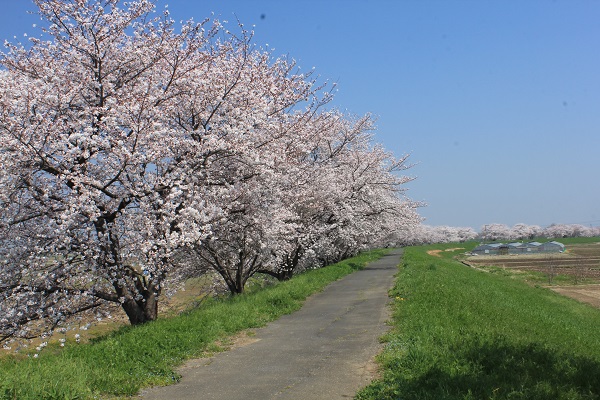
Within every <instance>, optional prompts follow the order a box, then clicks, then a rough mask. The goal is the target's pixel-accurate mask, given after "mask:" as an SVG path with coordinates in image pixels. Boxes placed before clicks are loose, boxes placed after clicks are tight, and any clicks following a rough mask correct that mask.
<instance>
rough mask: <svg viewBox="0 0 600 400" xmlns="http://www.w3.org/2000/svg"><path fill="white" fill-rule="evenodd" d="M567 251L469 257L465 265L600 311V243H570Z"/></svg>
mask: <svg viewBox="0 0 600 400" xmlns="http://www.w3.org/2000/svg"><path fill="white" fill-rule="evenodd" d="M565 248H566V250H565V252H564V253H546V254H532V255H526V254H515V255H502V256H469V257H466V258H465V259H464V262H465V263H466V264H468V265H471V266H472V267H475V268H481V269H485V270H488V271H496V272H498V271H499V269H500V271H502V272H505V273H509V274H514V275H515V276H521V277H522V278H524V279H525V280H527V281H529V282H532V283H535V284H543V285H544V286H546V285H547V286H548V287H549V288H550V289H552V290H554V291H556V292H558V293H560V294H562V295H565V296H569V297H572V298H574V299H576V300H579V301H582V302H586V303H589V304H591V305H593V306H594V307H598V308H600V242H593V243H572V244H571V243H567V244H566V246H565Z"/></svg>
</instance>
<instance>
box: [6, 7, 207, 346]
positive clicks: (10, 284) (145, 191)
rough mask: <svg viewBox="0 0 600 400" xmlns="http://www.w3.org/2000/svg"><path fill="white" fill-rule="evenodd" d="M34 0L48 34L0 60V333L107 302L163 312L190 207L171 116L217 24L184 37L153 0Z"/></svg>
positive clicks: (132, 310)
mask: <svg viewBox="0 0 600 400" xmlns="http://www.w3.org/2000/svg"><path fill="white" fill-rule="evenodd" d="M36 4H37V5H38V7H39V13H40V15H41V17H42V18H45V19H46V20H47V21H48V28H46V29H44V35H45V36H48V37H49V39H48V40H42V39H39V38H31V39H30V47H29V48H25V47H23V46H20V45H13V44H8V43H7V44H6V46H7V52H5V53H4V54H2V57H1V59H0V62H1V65H2V67H3V68H4V70H3V72H2V75H1V77H0V78H1V79H2V81H1V82H0V113H1V115H2V117H1V121H2V122H1V123H0V162H1V163H2V165H3V169H2V173H1V175H0V184H1V189H0V206H1V210H0V213H1V214H0V216H1V219H0V220H1V226H0V229H1V230H2V237H3V238H5V240H4V242H5V243H6V244H3V248H2V251H3V255H2V258H3V261H4V267H3V271H2V272H3V273H2V274H1V277H0V291H1V297H0V301H1V303H0V311H1V314H2V316H3V317H2V321H1V323H2V324H1V326H2V331H1V332H0V335H1V336H4V337H9V336H13V335H18V336H27V335H34V334H35V332H33V331H27V326H29V325H32V324H29V322H31V321H38V320H44V321H45V322H48V323H49V324H50V326H56V325H58V324H61V323H62V322H63V321H64V320H65V319H67V318H68V317H69V316H71V315H73V314H76V313H78V312H80V311H83V310H88V309H94V308H97V307H100V306H102V305H105V304H107V303H116V304H120V305H121V307H122V308H123V310H124V311H125V313H126V314H127V316H128V317H129V320H130V322H131V323H132V324H138V323H143V322H145V321H148V320H152V319H155V318H156V315H157V306H158V298H159V296H160V294H161V291H162V288H163V284H164V283H165V280H166V277H167V272H168V269H169V268H170V265H171V257H172V255H173V250H174V249H176V248H177V247H178V246H180V244H181V242H182V239H181V238H180V237H179V236H180V235H179V229H178V228H177V226H178V224H179V223H180V222H181V220H182V218H185V216H186V213H185V211H186V210H185V207H183V206H182V204H183V203H182V201H181V198H182V196H183V194H184V192H183V190H182V189H181V188H182V186H183V185H182V176H185V172H187V170H189V166H188V163H187V160H185V157H186V155H187V153H188V152H189V150H188V149H187V148H185V146H181V145H180V143H181V142H185V140H188V141H191V140H190V138H191V137H190V136H189V135H187V136H186V133H185V132H184V133H182V131H181V130H176V129H173V126H174V121H173V117H175V116H177V112H176V110H178V106H180V104H179V103H178V101H177V100H178V99H179V98H180V97H181V96H182V87H183V86H184V82H185V81H187V80H190V79H193V74H194V72H196V70H197V69H201V68H205V67H206V64H207V63H209V60H210V59H212V58H213V57H214V56H213V54H214V53H215V52H211V51H208V48H209V47H210V46H211V44H210V41H211V38H212V37H213V36H214V35H215V32H216V30H217V29H218V26H217V25H212V26H209V27H208V28H209V29H208V30H205V25H207V23H201V24H196V23H193V22H190V23H187V24H184V25H183V26H182V27H181V31H180V32H179V33H175V31H174V23H173V21H172V20H170V19H169V18H168V14H166V13H165V14H164V15H162V16H159V17H156V18H154V17H152V16H151V13H152V11H153V10H154V6H153V4H152V3H151V2H149V1H145V0H139V1H134V2H131V3H128V4H127V5H126V8H124V9H121V8H119V7H118V1H116V0H114V1H93V2H68V1H59V0H46V1H42V0H39V1H36ZM203 49H205V51H202V50H203ZM188 147H189V146H188ZM195 211H196V212H199V213H204V212H205V211H204V210H195ZM207 212H208V213H209V214H210V212H211V210H208V211H207ZM205 218H206V217H205ZM196 232H197V235H200V236H201V235H202V234H203V230H201V229H198V230H196ZM39 326H42V325H39Z"/></svg>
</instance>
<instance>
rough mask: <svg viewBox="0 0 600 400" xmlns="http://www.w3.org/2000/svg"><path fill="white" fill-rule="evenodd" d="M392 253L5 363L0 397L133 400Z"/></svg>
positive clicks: (0, 375)
mask: <svg viewBox="0 0 600 400" xmlns="http://www.w3.org/2000/svg"><path fill="white" fill-rule="evenodd" d="M386 252H387V251H385V250H377V251H372V252H369V253H364V254H362V255H359V256H357V257H354V258H351V259H348V260H346V261H342V262H340V263H338V264H335V265H332V266H329V267H325V268H321V269H316V270H312V271H308V272H306V273H303V274H300V275H298V276H296V277H294V278H293V279H292V280H290V281H287V282H282V283H279V284H276V285H272V286H268V287H265V288H263V289H261V290H253V291H252V293H248V294H244V295H240V296H235V297H228V298H225V299H218V300H210V301H207V302H205V303H203V304H202V306H201V307H199V308H197V309H194V310H191V311H188V312H185V313H184V314H183V315H180V316H177V317H172V318H164V319H159V320H157V321H155V322H152V323H148V324H145V325H142V326H138V327H125V328H122V329H119V330H118V331H116V332H113V333H111V334H109V335H106V336H104V337H101V338H98V339H94V340H93V341H92V342H91V343H89V344H81V345H76V344H68V345H67V346H66V347H65V348H64V349H60V348H50V346H49V348H47V349H44V351H42V352H41V354H40V357H39V358H37V359H33V358H26V359H20V360H19V359H17V358H4V359H2V360H0V399H88V398H99V397H100V398H110V397H124V396H131V395H135V394H136V393H137V392H138V391H139V390H140V388H142V387H146V386H150V385H165V384H170V383H173V382H176V381H177V380H178V379H179V376H178V375H177V373H176V372H175V368H176V367H177V366H178V365H180V364H181V363H182V362H183V361H185V360H186V359H189V358H193V357H198V356H201V355H203V354H206V352H211V351H218V350H220V347H219V346H218V345H217V344H215V343H217V341H222V340H223V339H225V338H227V337H228V336H231V335H234V334H235V333H237V332H240V331H242V330H245V329H250V328H256V327H260V326H264V325H265V324H266V323H267V322H269V321H272V320H274V319H276V318H277V317H279V316H281V315H283V314H287V313H291V312H292V311H295V310H297V309H299V308H300V307H301V305H302V303H303V301H304V300H305V299H306V297H308V296H309V295H310V294H312V293H314V292H317V291H320V290H322V289H323V288H324V287H325V286H326V285H327V284H329V283H330V282H332V281H334V280H337V279H340V278H341V277H343V276H345V275H347V274H349V273H351V272H353V271H356V270H357V269H360V268H362V267H363V266H364V265H365V264H366V263H367V262H370V261H373V260H375V259H377V258H380V257H381V256H383V255H384V254H385V253H386Z"/></svg>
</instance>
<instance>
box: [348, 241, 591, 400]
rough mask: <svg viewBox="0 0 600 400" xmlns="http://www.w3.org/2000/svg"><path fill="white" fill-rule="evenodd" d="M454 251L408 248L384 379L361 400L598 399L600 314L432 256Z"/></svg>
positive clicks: (519, 282)
mask: <svg viewBox="0 0 600 400" xmlns="http://www.w3.org/2000/svg"><path fill="white" fill-rule="evenodd" d="M597 240H598V239H597V238H596V241H597ZM474 245H475V243H470V244H467V245H461V247H466V248H467V249H470V248H472V247H473V246H474ZM452 247H459V246H456V244H453V245H438V246H425V247H414V248H408V249H405V253H404V254H405V255H404V259H403V264H402V265H401V267H400V271H399V274H398V278H397V282H396V285H395V287H394V289H393V290H392V295H393V297H394V299H395V304H394V314H393V329H392V330H391V331H390V333H388V334H387V335H386V337H385V339H384V340H385V350H384V352H383V353H382V354H381V355H380V359H379V360H380V363H381V365H382V368H383V375H382V379H381V380H380V381H377V382H374V383H373V384H371V385H370V386H369V387H367V388H366V389H364V390H363V391H361V392H360V393H359V394H358V396H357V398H358V399H361V400H365V399H377V400H384V399H394V400H397V399H403V400H408V399H419V400H424V399H436V400H438V399H544V400H546V399H599V398H600V339H599V338H600V336H599V334H598V333H599V330H600V310H598V309H595V308H592V307H591V306H587V305H584V304H581V303H578V302H576V301H575V300H572V299H569V298H566V297H561V296H559V295H558V294H556V293H554V292H552V291H551V290H549V289H545V288H542V287H539V286H535V285H531V284H527V283H526V282H523V281H522V280H520V279H515V277H514V276H504V275H502V274H494V273H486V272H482V271H478V270H475V269H471V268H468V267H466V266H464V265H462V264H460V263H459V262H457V261H454V260H452V256H453V255H456V254H459V253H461V252H464V251H465V250H464V249H461V250H457V251H454V252H447V251H446V252H441V253H438V254H439V255H440V256H441V257H434V256H432V255H429V254H427V253H426V252H427V251H428V250H433V249H438V250H443V249H448V248H452Z"/></svg>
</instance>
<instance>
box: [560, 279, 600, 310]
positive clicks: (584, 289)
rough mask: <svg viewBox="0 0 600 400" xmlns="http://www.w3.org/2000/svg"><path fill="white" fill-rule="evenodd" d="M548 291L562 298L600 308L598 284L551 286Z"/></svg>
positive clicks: (599, 285)
mask: <svg viewBox="0 0 600 400" xmlns="http://www.w3.org/2000/svg"><path fill="white" fill-rule="evenodd" d="M550 289H552V290H554V291H555V292H557V293H560V294H561V295H563V296H567V297H571V298H573V299H575V300H578V301H581V302H583V303H588V304H590V305H592V306H594V307H596V308H600V284H596V285H578V286H552V287H550Z"/></svg>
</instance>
